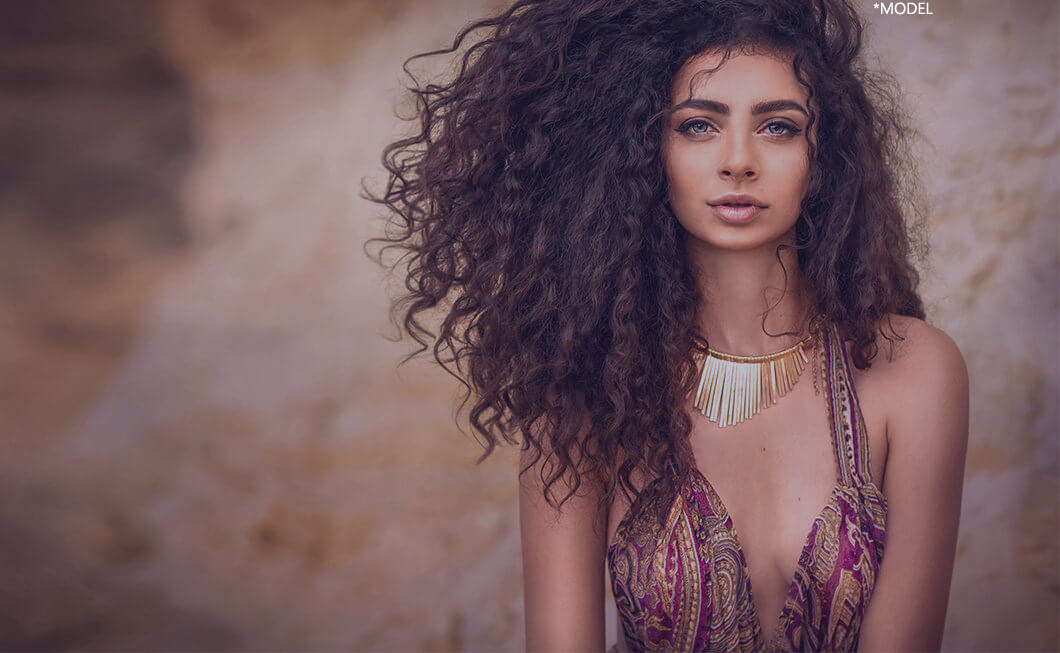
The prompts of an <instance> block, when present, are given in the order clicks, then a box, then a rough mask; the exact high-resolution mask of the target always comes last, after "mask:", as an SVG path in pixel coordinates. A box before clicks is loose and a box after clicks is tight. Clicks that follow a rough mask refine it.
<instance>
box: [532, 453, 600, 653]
mask: <svg viewBox="0 0 1060 653" xmlns="http://www.w3.org/2000/svg"><path fill="white" fill-rule="evenodd" d="M528 455H529V454H527V453H526V452H523V455H522V457H521V459H520V468H522V467H524V466H525V465H526V464H527V462H529V460H530V459H529V458H527V456H528ZM544 460H545V455H544V454H542V456H541V459H540V460H539V461H538V462H537V464H536V465H535V466H534V467H531V468H530V469H529V470H528V471H527V472H526V473H525V474H523V475H522V476H521V477H520V479H519V528H520V535H521V540H522V556H523V596H524V599H525V615H526V650H527V651H539V650H547V651H602V650H603V649H604V645H605V640H604V553H605V549H606V530H607V515H606V510H603V509H600V510H598V508H597V502H598V498H599V490H598V488H597V486H596V485H595V484H593V483H590V482H589V480H588V478H587V477H586V475H583V477H582V484H581V487H580V488H579V490H578V491H577V493H576V494H575V495H573V496H571V497H570V498H569V499H568V500H567V501H566V502H565V503H564V504H563V506H562V509H561V510H559V511H557V510H556V508H554V507H553V506H551V505H550V504H548V503H546V502H545V497H544V494H543V491H542V483H541V479H540V465H541V464H542V463H543V462H544ZM568 491H569V485H567V484H566V483H565V481H564V479H560V480H558V481H556V482H555V483H554V484H553V486H552V494H553V496H555V497H556V498H557V499H562V498H563V497H564V496H565V495H566V494H567V493H568ZM601 518H602V520H601Z"/></svg>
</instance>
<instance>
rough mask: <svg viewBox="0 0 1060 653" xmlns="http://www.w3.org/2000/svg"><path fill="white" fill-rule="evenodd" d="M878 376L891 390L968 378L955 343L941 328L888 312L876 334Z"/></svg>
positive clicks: (874, 363) (875, 360) (962, 358)
mask: <svg viewBox="0 0 1060 653" xmlns="http://www.w3.org/2000/svg"><path fill="white" fill-rule="evenodd" d="M877 345H878V346H879V354H878V355H877V356H876V358H874V359H873V361H872V363H873V365H874V366H875V365H879V366H880V368H881V376H883V377H885V378H886V381H887V383H888V385H891V386H892V389H893V390H900V389H901V388H903V387H908V386H910V385H922V384H923V383H924V382H927V381H931V380H943V379H950V380H952V381H959V380H960V379H962V378H963V379H967V377H968V369H967V365H966V364H965V361H964V355H963V354H962V353H961V350H960V348H959V347H958V346H957V343H956V342H954V340H953V338H952V337H950V335H949V334H948V333H946V332H945V331H943V330H942V329H940V328H938V327H936V326H933V325H931V324H928V323H927V322H925V321H924V320H921V319H918V318H915V317H910V316H908V315H896V314H893V313H889V314H887V315H886V316H884V318H883V319H882V320H881V321H880V325H879V328H878V332H877Z"/></svg>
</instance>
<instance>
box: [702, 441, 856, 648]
mask: <svg viewBox="0 0 1060 653" xmlns="http://www.w3.org/2000/svg"><path fill="white" fill-rule="evenodd" d="M834 437H835V436H834V434H833V439H834ZM833 444H834V442H833ZM689 455H690V456H691V462H692V465H691V469H692V473H693V474H694V476H695V477H696V479H697V480H699V482H700V483H701V484H702V486H703V489H704V490H706V491H707V492H708V493H710V495H711V497H712V498H713V499H714V501H713V503H714V507H716V508H717V509H718V510H719V511H720V512H719V514H718V515H717V516H718V517H719V518H721V520H722V521H721V522H719V523H720V524H722V525H724V524H725V520H728V524H729V525H728V526H727V527H725V526H723V527H725V528H726V530H728V531H729V534H730V535H731V536H732V541H733V545H734V546H735V547H736V550H737V552H738V553H739V557H740V566H741V571H742V573H743V578H744V589H745V590H746V591H747V600H748V601H749V602H750V604H751V610H752V612H753V614H754V620H755V623H756V624H757V625H758V630H759V632H760V633H761V635H762V641H763V642H764V643H765V645H766V650H770V651H771V650H774V649H775V648H776V646H775V645H776V644H777V643H778V641H779V640H780V639H781V637H782V635H783V633H784V627H785V623H784V622H785V621H786V620H787V619H788V618H789V617H790V614H791V610H792V608H793V607H794V598H793V596H794V595H793V590H795V589H796V586H797V584H798V582H799V570H800V569H802V568H803V567H804V565H805V558H806V556H805V553H806V547H807V546H808V545H809V544H810V543H811V541H812V540H813V538H814V535H815V534H816V532H817V528H818V522H820V521H821V519H822V518H823V516H824V514H825V512H827V511H828V510H829V509H830V508H834V504H835V498H836V492H837V491H839V490H841V489H843V488H845V487H846V486H845V485H844V484H843V482H842V479H840V480H838V481H836V483H835V485H833V486H832V490H831V491H830V492H829V493H828V498H827V499H825V502H824V505H823V506H822V507H821V509H820V510H818V511H817V513H816V514H815V515H814V517H813V521H811V522H810V528H809V530H808V531H807V533H806V537H804V538H803V539H802V545H801V546H800V547H799V556H798V559H797V560H796V561H795V573H794V574H792V578H791V582H789V583H788V584H787V593H786V594H785V596H784V603H783V605H782V606H781V609H780V616H779V617H777V621H776V622H775V623H774V625H773V628H772V629H771V630H769V631H767V630H766V629H765V624H763V623H762V615H761V614H760V613H759V611H758V604H757V603H755V599H754V583H752V582H751V573H750V570H749V569H748V567H747V554H746V553H745V552H744V548H743V544H741V542H740V532H739V529H737V528H736V520H734V519H733V516H732V513H731V512H729V508H728V506H726V505H725V501H724V500H723V499H722V498H721V495H720V494H718V491H717V490H716V489H715V488H714V485H713V484H711V482H710V479H708V478H707V477H706V475H705V474H704V473H703V472H701V471H700V470H699V466H698V465H697V464H696V462H695V454H694V453H691V447H689Z"/></svg>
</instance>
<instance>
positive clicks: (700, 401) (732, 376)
mask: <svg viewBox="0 0 1060 653" xmlns="http://www.w3.org/2000/svg"><path fill="white" fill-rule="evenodd" d="M816 337H817V333H815V332H814V331H812V330H811V333H810V335H808V336H806V337H805V338H803V339H802V340H801V341H800V342H797V343H795V344H794V345H792V346H791V347H788V348H787V349H785V350H783V351H778V352H776V353H775V354H766V355H765V356H737V355H735V354H725V353H722V352H719V351H715V350H713V349H711V348H710V347H708V346H707V345H706V343H705V342H704V341H703V340H702V339H701V338H699V337H698V336H693V341H694V343H695V346H694V347H693V354H692V357H693V359H694V360H695V363H696V370H697V371H699V384H698V386H697V388H696V400H695V403H694V406H695V407H696V409H697V410H699V412H700V413H702V414H703V415H705V416H706V417H707V419H709V420H710V421H712V422H714V423H716V424H717V425H718V426H720V427H724V426H732V425H733V424H739V423H740V422H742V421H744V420H746V419H749V418H751V417H754V416H755V415H757V414H758V413H759V412H760V411H761V410H762V409H763V408H768V407H770V406H772V405H773V404H775V403H777V400H779V399H780V398H781V397H783V396H784V395H786V394H787V393H788V391H789V390H791V388H792V386H794V385H795V382H796V381H798V380H799V375H800V374H801V372H802V370H803V368H805V367H806V364H807V363H809V362H810V359H809V357H808V356H807V355H806V351H805V350H806V349H807V348H808V347H809V346H810V345H811V343H813V341H814V340H815V339H816ZM815 375H816V368H815ZM814 381H815V382H816V378H815V379H814ZM814 385H815V386H816V383H815V384H814Z"/></svg>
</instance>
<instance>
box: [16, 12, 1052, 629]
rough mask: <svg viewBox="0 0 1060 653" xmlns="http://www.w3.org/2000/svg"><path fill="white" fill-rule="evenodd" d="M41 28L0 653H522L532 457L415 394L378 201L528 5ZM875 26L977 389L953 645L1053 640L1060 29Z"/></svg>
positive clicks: (944, 317) (28, 168) (76, 22)
mask: <svg viewBox="0 0 1060 653" xmlns="http://www.w3.org/2000/svg"><path fill="white" fill-rule="evenodd" d="M32 4H34V3H25V4H24V5H23V6H22V7H15V6H14V5H15V3H9V4H7V5H5V6H4V8H3V10H2V15H0V25H3V26H4V28H3V31H2V34H3V40H2V41H0V52H2V53H3V55H4V56H3V57H2V58H0V61H3V62H4V63H3V64H2V65H0V71H2V72H4V73H5V74H4V75H2V76H0V98H2V99H3V102H0V130H2V133H4V134H5V142H6V143H8V145H6V146H5V149H6V150H7V151H8V152H11V153H14V154H15V155H17V156H15V157H12V159H13V160H15V161H17V165H12V164H7V163H5V164H4V166H3V168H2V169H0V172H3V173H4V174H3V175H2V176H0V278H2V284H0V318H2V320H3V325H4V327H5V328H4V329H0V365H2V366H3V368H2V369H3V372H4V374H3V376H2V377H0V378H2V383H3V385H2V386H0V387H2V390H0V577H3V578H4V579H5V582H4V583H2V584H0V615H2V616H0V644H2V645H3V646H4V647H5V648H64V647H66V648H80V649H86V648H117V647H121V648H140V649H147V648H158V647H163V646H165V647H168V648H174V647H175V648H183V649H220V648H235V649H265V648H269V649H310V648H312V649H330V648H341V649H354V650H463V649H468V650H516V649H519V648H520V647H521V646H522V641H523V640H522V599H521V578H520V560H519V539H518V514H517V509H516V491H515V476H514V469H515V459H514V455H513V452H511V451H502V452H500V453H498V454H496V455H495V456H493V457H491V458H490V459H489V460H487V461H486V462H484V463H482V464H481V465H477V466H476V465H475V463H474V460H475V459H476V457H477V456H478V454H479V452H480V449H479V447H478V445H477V444H475V443H474V442H473V441H472V440H471V439H470V438H469V437H466V436H465V435H463V434H462V433H461V432H460V430H459V429H458V428H457V426H456V423H455V421H454V410H455V407H456V401H457V399H458V397H459V390H460V388H459V387H458V385H457V384H456V383H455V381H453V379H452V378H451V377H449V376H448V375H447V374H445V373H444V372H442V371H440V370H438V369H435V368H433V367H432V366H430V365H428V364H427V363H425V362H423V361H414V362H412V363H410V364H408V365H406V366H405V367H403V368H401V369H400V370H397V369H395V363H396V361H397V360H398V359H399V358H400V357H401V356H402V355H403V354H404V353H406V352H407V351H408V347H409V346H408V344H407V343H403V344H400V345H399V344H394V343H391V342H388V341H387V340H386V339H385V338H384V335H386V334H389V333H390V328H389V325H388V323H387V318H386V310H387V295H386V288H387V283H388V282H387V280H386V279H385V278H384V276H383V275H382V273H381V272H380V271H379V270H378V269H377V268H376V267H375V266H374V265H373V264H372V263H370V262H369V261H368V260H367V259H366V258H365V257H364V255H363V254H362V252H361V245H362V244H363V242H364V240H365V239H366V238H368V237H369V236H372V235H377V234H378V228H379V224H378V222H377V221H375V217H376V211H375V207H373V206H371V205H369V204H367V203H366V202H364V201H363V200H360V199H358V197H357V190H358V182H359V180H360V179H361V178H362V177H365V176H367V177H368V180H369V181H370V182H372V181H374V182H376V183H378V182H381V181H382V175H381V173H380V168H379V167H378V163H377V162H378V157H379V152H380V150H381V148H382V147H383V145H384V144H385V143H386V142H387V141H388V140H389V139H390V138H392V137H393V136H395V135H397V134H398V133H399V130H400V129H401V128H400V126H399V124H398V122H397V121H396V120H395V119H394V117H393V109H394V108H395V106H396V105H397V104H399V100H398V95H399V91H400V88H401V83H402V80H401V77H400V72H401V71H400V62H401V61H402V60H403V59H404V58H405V57H406V56H408V55H409V54H411V53H414V52H418V51H422V50H426V49H432V48H436V47H442V46H443V45H445V44H446V43H448V42H449V41H451V39H452V36H453V35H454V34H455V32H456V31H457V29H458V28H459V27H461V26H463V25H464V24H465V23H466V22H467V21H468V20H470V19H471V18H472V17H475V16H477V15H479V14H480V13H482V12H483V11H486V10H487V9H488V8H489V7H496V6H499V5H500V4H501V3H499V2H487V1H485V0H444V1H434V2H430V1H427V0H402V1H400V2H394V1H390V0H388V1H387V2H382V1H373V0H363V1H354V0H348V1H344V2H331V3H324V2H313V3H309V2H307V3H296V2H281V1H262V2H254V3H250V2H237V1H235V0H223V1H213V2H205V1H199V0H173V1H171V2H158V3H147V2H144V3H128V2H120V1H117V2H116V1H110V2H105V1H102V0H96V1H93V2H87V3H86V2H67V3H59V4H47V5H40V3H37V8H36V9H30V8H27V7H29V6H30V5H32ZM859 6H860V7H861V9H862V13H863V15H864V16H865V17H866V19H867V21H868V22H869V31H868V43H869V46H870V48H871V49H872V51H873V52H874V53H875V54H876V55H878V56H879V58H880V62H881V64H883V65H884V66H886V67H888V68H890V69H892V70H893V71H894V73H895V74H896V76H897V77H898V79H899V80H900V81H901V82H902V84H903V86H904V87H905V89H906V90H907V100H908V102H909V105H910V107H911V109H912V112H913V114H914V117H915V118H916V119H917V121H918V124H919V126H920V128H921V130H922V131H923V132H924V134H925V135H926V137H927V138H928V139H929V141H930V142H931V145H932V146H931V147H929V148H925V149H924V150H923V152H922V155H923V158H924V164H923V167H922V173H923V175H924V184H925V187H926V189H927V191H928V193H929V196H930V198H931V199H932V201H933V203H934V211H933V213H932V215H931V218H930V226H931V229H932V231H931V244H932V246H933V252H932V259H931V261H930V266H929V267H928V268H927V269H926V270H925V285H924V293H925V299H926V300H927V301H928V304H929V307H930V308H929V319H930V320H931V321H932V322H933V323H935V324H937V325H939V326H940V327H942V328H943V329H945V330H946V331H947V332H948V333H950V334H951V335H952V336H953V337H954V339H955V340H956V341H957V343H958V344H959V345H960V346H961V349H962V351H963V352H964V354H965V358H966V360H967V361H968V365H969V370H970V373H971V379H972V406H971V410H972V415H971V422H972V431H971V444H970V449H969V460H968V470H967V484H966V487H965V499H964V511H963V515H962V522H961V535H960V540H959V544H958V559H957V567H956V571H955V575H954V584H953V593H952V598H951V604H950V611H949V617H948V621H947V628H946V636H945V641H944V645H945V648H946V649H948V650H1047V649H1056V648H1057V647H1058V645H1060V643H1058V633H1057V627H1058V626H1057V613H1058V608H1060V605H1058V564H1057V535H1056V533H1057V500H1058V499H1057V497H1058V485H1057V482H1058V479H1057V477H1058V471H1057V441H1056V438H1057V410H1056V397H1057V392H1058V388H1060V384H1058V380H1057V355H1056V353H1055V352H1056V346H1057V342H1056V340H1057V337H1056V334H1057V332H1058V329H1057V326H1058V325H1057V303H1058V292H1057V278H1058V277H1057V245H1058V238H1057V227H1058V223H1060V220H1058V216H1057V206H1058V200H1060V198H1058V190H1057V160H1058V141H1057V109H1056V98H1057V89H1058V80H1057V75H1058V73H1057V61H1058V52H1057V45H1056V43H1057V40H1058V39H1057V36H1058V34H1057V31H1058V18H1060V17H1058V12H1057V5H1056V3H1055V2H1052V1H1049V0H1043V1H1040V2H1039V1H1032V0H1015V1H1013V2H995V1H991V0H980V1H978V2H972V1H967V2H959V1H958V0H947V1H939V0H933V1H932V2H930V6H931V9H932V11H933V14H934V15H933V16H880V15H879V14H878V13H876V12H875V11H874V10H873V9H872V7H871V3H870V2H869V1H868V0H865V1H864V2H861V4H860V5H859ZM461 423H464V421H463V416H461ZM610 617H611V619H612V622H613V613H612V614H611V615H610ZM612 632H613V631H612ZM612 637H613V634H612Z"/></svg>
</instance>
